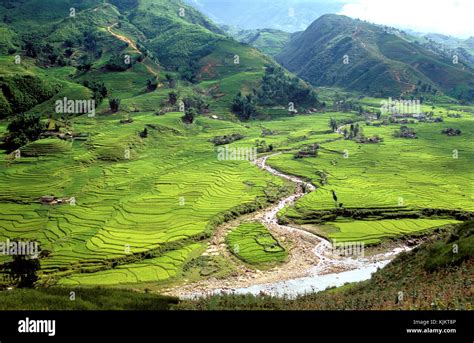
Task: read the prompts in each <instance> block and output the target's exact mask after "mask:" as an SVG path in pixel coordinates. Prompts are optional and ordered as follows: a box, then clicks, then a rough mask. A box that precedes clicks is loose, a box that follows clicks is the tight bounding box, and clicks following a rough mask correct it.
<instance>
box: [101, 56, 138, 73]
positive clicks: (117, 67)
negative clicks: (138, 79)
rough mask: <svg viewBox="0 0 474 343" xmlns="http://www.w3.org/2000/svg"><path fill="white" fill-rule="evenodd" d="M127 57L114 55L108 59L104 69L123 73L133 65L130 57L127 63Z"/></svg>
mask: <svg viewBox="0 0 474 343" xmlns="http://www.w3.org/2000/svg"><path fill="white" fill-rule="evenodd" d="M127 59H128V57H127V56H123V55H116V56H113V57H111V58H110V60H109V61H108V62H107V64H106V65H105V67H106V68H107V69H108V70H110V71H125V70H127V69H130V68H131V67H132V65H133V59H132V58H131V57H130V63H127V62H128V61H127Z"/></svg>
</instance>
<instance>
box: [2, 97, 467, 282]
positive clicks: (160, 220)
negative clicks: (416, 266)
mask: <svg viewBox="0 0 474 343" xmlns="http://www.w3.org/2000/svg"><path fill="white" fill-rule="evenodd" d="M123 91H126V90H125V89H124V90H123ZM153 96H155V95H153ZM156 96H158V97H160V96H164V94H161V93H160V92H159V91H158V92H157V94H156ZM142 98H143V100H144V102H140V101H139V100H140V99H142ZM125 101H126V102H127V104H131V105H130V106H134V105H133V104H138V106H137V107H140V106H145V107H146V106H148V105H147V103H146V102H147V101H148V98H147V97H146V96H142V95H140V94H139V95H137V96H134V97H131V98H129V99H126V100H125ZM127 106H128V105H127ZM181 115H182V114H180V113H170V114H167V115H165V116H156V115H154V114H153V113H152V112H141V113H132V114H128V116H131V117H132V118H133V123H131V124H120V123H119V120H120V119H124V118H125V116H123V114H121V113H119V114H116V115H104V114H101V115H98V116H97V117H95V118H87V117H78V118H75V119H74V120H73V125H74V128H75V131H77V132H85V133H88V137H87V139H86V140H85V141H75V142H74V143H72V144H71V143H67V142H63V141H60V140H57V139H44V140H39V141H37V142H35V143H32V144H29V145H27V146H25V147H24V148H22V157H21V158H20V159H17V160H12V159H11V157H9V156H7V155H2V160H1V161H0V206H1V210H2V211H1V215H0V239H1V240H5V239H7V238H9V239H14V238H22V239H29V240H37V241H38V242H39V244H40V246H41V248H42V249H43V250H47V251H49V256H48V257H47V258H45V259H42V262H41V263H42V271H43V273H44V276H47V277H48V278H52V279H53V280H57V281H58V282H59V283H61V284H68V285H82V284H84V285H92V284H102V285H117V284H124V283H139V282H153V281H156V282H163V281H168V280H170V279H173V278H178V277H179V276H180V273H181V270H182V268H183V266H184V265H185V264H186V263H187V262H188V261H189V260H190V259H192V258H194V257H195V256H196V255H199V252H200V251H201V250H202V243H204V242H205V240H206V239H207V238H208V237H209V236H210V235H211V234H212V229H213V228H214V226H215V225H216V224H217V223H219V222H220V221H222V220H223V219H224V217H223V216H222V214H223V213H226V212H227V213H228V212H229V211H231V210H232V209H234V208H236V207H241V206H242V205H244V206H245V205H247V206H249V205H250V204H252V203H254V202H255V200H256V199H260V200H258V201H259V202H261V203H262V202H263V199H264V198H265V197H266V196H267V195H268V193H269V190H273V191H275V190H277V189H278V188H279V187H283V186H285V185H286V183H285V181H283V180H282V179H280V178H278V177H275V176H272V175H270V174H269V173H267V172H265V171H262V170H259V169H258V168H257V167H256V166H254V165H253V164H252V163H249V162H248V161H219V160H218V159H217V152H216V147H214V145H213V144H212V143H211V142H210V140H211V139H212V138H213V137H215V136H219V135H226V134H232V133H240V134H242V135H243V136H244V138H243V139H242V140H239V141H236V142H235V143H233V144H232V145H231V146H232V147H243V148H251V147H254V146H255V141H256V140H265V141H266V143H267V144H268V145H270V144H271V145H272V146H273V147H274V151H282V152H283V153H282V154H280V155H277V156H273V157H272V158H270V159H269V160H268V163H269V164H270V165H271V166H272V167H274V168H277V169H280V170H282V171H283V172H285V173H287V174H294V175H298V176H301V177H303V178H306V179H308V180H311V182H312V183H313V184H315V185H317V186H318V189H317V190H316V191H315V192H312V193H311V194H309V195H306V196H304V197H303V198H301V199H300V200H298V201H297V203H296V205H295V206H294V207H291V208H286V209H284V210H283V211H282V213H281V215H284V216H286V217H287V218H290V219H292V220H294V221H296V222H301V223H305V222H306V221H307V220H308V217H310V216H311V214H312V213H314V212H315V211H320V210H322V209H332V208H334V207H335V204H334V201H333V199H332V192H331V191H332V190H334V191H335V192H336V193H337V196H338V201H339V202H341V203H343V204H344V207H346V208H365V209H367V208H374V209H389V210H393V211H398V210H411V209H419V208H442V209H458V210H464V211H472V210H474V207H473V203H474V201H473V193H474V192H473V185H474V182H473V176H472V172H471V166H472V162H473V160H474V151H473V146H472V144H471V142H472V138H473V137H472V132H473V130H472V129H473V123H474V121H473V119H472V118H471V117H468V116H465V117H463V118H461V119H451V118H445V122H444V123H439V124H416V125H414V128H415V130H416V131H417V132H418V136H419V139H416V140H405V139H397V138H394V137H393V136H392V134H393V131H394V130H396V129H398V127H399V125H398V126H397V125H391V126H381V127H373V126H367V127H364V131H365V133H366V135H373V134H379V135H381V136H382V137H383V138H384V139H385V140H384V142H383V143H381V144H373V145H372V144H365V145H363V144H357V143H355V142H353V141H345V140H343V139H341V136H340V135H338V134H336V133H332V132H330V131H329V128H328V121H329V118H330V117H335V118H337V119H348V118H354V115H353V114H342V113H325V114H314V115H305V116H297V117H293V118H291V117H287V118H281V119H278V120H272V121H253V122H250V123H245V124H241V123H233V122H230V121H221V120H212V119H210V118H205V117H199V118H198V119H197V121H196V122H195V124H193V125H190V126H187V125H183V124H182V123H181V120H180V117H181ZM451 126H452V127H456V128H460V129H461V130H462V132H463V134H462V135H461V136H457V137H448V136H446V135H443V134H441V133H440V131H441V130H442V128H445V127H451ZM145 127H147V129H148V132H149V136H148V138H146V139H142V138H140V137H139V135H138V133H139V132H140V131H142V130H143V129H144V128H145ZM5 128H6V124H5V123H3V122H2V123H0V130H2V131H4V130H5ZM265 132H266V133H265ZM264 133H265V134H264ZM315 143H321V144H322V147H323V149H321V150H320V154H319V156H318V157H317V158H305V159H301V160H295V159H294V158H293V154H294V152H295V151H297V150H298V149H300V148H301V147H302V146H305V145H309V144H315ZM344 150H347V151H348V153H349V158H344V157H343V154H342V152H343V151H344ZM453 150H458V152H459V158H458V159H454V158H453V156H452V153H453ZM127 151H128V152H129V154H128V155H127ZM287 151H290V152H287ZM319 172H324V173H326V174H327V175H328V184H324V185H321V184H320V181H321V180H320V177H319V174H320V173H319ZM45 195H53V196H55V197H57V198H70V197H74V198H75V199H76V205H75V206H71V205H67V204H65V205H54V206H50V205H43V204H41V203H40V201H39V199H40V198H41V197H42V196H45ZM433 219H438V218H433ZM444 219H446V221H443V220H444ZM450 222H451V221H450V220H449V218H440V219H439V220H428V219H426V220H425V219H423V221H406V220H401V221H398V222H396V223H395V222H394V223H392V222H390V221H380V222H375V221H371V222H353V223H345V222H342V221H340V220H337V221H335V222H331V223H330V224H332V228H333V230H330V234H329V235H328V237H329V238H335V239H337V240H340V241H344V240H363V241H365V242H369V243H371V242H372V243H374V242H378V241H379V240H380V239H382V238H384V237H392V236H395V235H398V234H404V233H408V232H417V231H420V230H425V229H429V228H430V227H432V226H439V225H444V224H448V223H450ZM431 225H432V226H431ZM334 227H337V230H339V231H337V230H334ZM263 229H265V228H262V227H256V226H255V225H254V226H252V227H251V228H250V229H249V227H247V228H246V227H245V226H244V227H243V228H238V229H236V230H235V231H234V232H233V233H232V234H231V235H230V236H229V237H233V235H237V236H235V237H234V239H236V240H237V241H239V240H240V244H242V246H241V253H240V254H241V255H239V258H242V259H243V260H244V261H246V262H247V263H257V264H261V263H267V262H272V261H273V262H275V261H279V262H281V261H283V260H284V258H285V257H284V256H286V252H278V253H268V252H266V251H265V249H264V248H262V246H266V245H265V244H263V245H261V244H259V243H258V242H256V239H255V235H256V234H257V235H258V234H259V232H261V230H263ZM242 230H244V231H246V232H248V234H247V233H246V234H245V237H244V236H242V235H240V238H238V237H239V236H238V233H239V232H241V231H242ZM249 230H250V231H249ZM265 230H266V229H265ZM265 232H267V233H268V231H265ZM264 238H265V239H266V238H269V237H268V236H265V237H264ZM233 244H235V242H234V243H232V242H231V243H230V245H231V246H232V245H233ZM272 244H273V243H272ZM0 259H3V260H4V259H5V257H0ZM0 261H1V260H0Z"/></svg>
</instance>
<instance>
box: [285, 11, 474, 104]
mask: <svg viewBox="0 0 474 343" xmlns="http://www.w3.org/2000/svg"><path fill="white" fill-rule="evenodd" d="M276 58H277V60H278V61H279V62H280V63H282V65H283V66H285V67H286V68H288V69H289V70H290V71H292V72H294V73H296V74H297V75H299V76H300V77H302V78H303V79H305V80H307V81H308V82H310V83H312V84H313V85H316V86H338V87H342V88H346V89H349V90H355V91H359V92H363V93H365V94H372V95H376V96H378V97H388V96H395V97H399V96H406V97H410V96H417V97H421V96H424V97H425V98H433V96H434V95H440V94H442V93H444V94H448V95H449V96H452V97H456V98H458V99H462V100H473V99H474V83H473V75H474V69H472V67H471V66H469V65H466V64H462V63H459V64H457V65H456V64H453V63H452V61H451V59H450V58H447V57H446V56H444V55H439V54H436V53H434V52H433V51H430V50H428V49H426V48H424V47H423V46H421V45H420V44H416V43H415V42H414V41H413V39H411V38H410V37H409V36H407V35H404V34H403V33H401V32H399V31H397V30H395V29H390V28H386V27H382V26H376V25H373V24H370V23H366V22H362V21H359V20H354V19H351V18H348V17H345V16H338V15H325V16H322V17H320V18H319V19H317V20H316V21H315V22H314V23H313V24H311V26H309V27H308V29H306V31H305V32H303V33H301V34H298V35H295V36H294V37H293V38H292V39H291V40H290V42H289V43H288V44H287V45H286V47H285V48H284V49H283V51H282V52H281V53H280V54H279V55H278V56H277V57H276Z"/></svg>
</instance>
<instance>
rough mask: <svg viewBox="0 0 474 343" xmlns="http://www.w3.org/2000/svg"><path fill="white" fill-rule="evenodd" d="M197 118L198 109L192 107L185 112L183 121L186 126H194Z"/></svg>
mask: <svg viewBox="0 0 474 343" xmlns="http://www.w3.org/2000/svg"><path fill="white" fill-rule="evenodd" d="M196 116H197V112H196V109H194V108H192V107H190V108H186V110H185V112H184V116H183V117H182V118H181V119H182V120H183V123H185V124H192V123H193V122H194V119H195V118H196Z"/></svg>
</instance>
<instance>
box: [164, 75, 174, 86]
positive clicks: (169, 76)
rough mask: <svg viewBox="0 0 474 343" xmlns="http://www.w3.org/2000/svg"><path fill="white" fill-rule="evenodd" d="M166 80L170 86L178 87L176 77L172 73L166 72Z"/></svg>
mask: <svg viewBox="0 0 474 343" xmlns="http://www.w3.org/2000/svg"><path fill="white" fill-rule="evenodd" d="M165 77H166V82H167V83H168V87H169V88H175V87H176V79H175V78H174V77H173V75H171V74H166V75H165Z"/></svg>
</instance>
